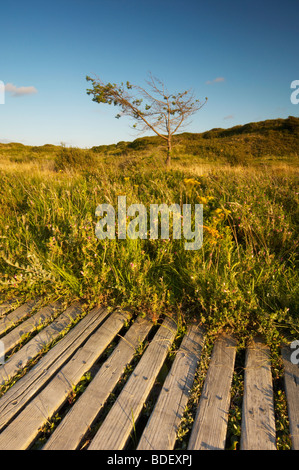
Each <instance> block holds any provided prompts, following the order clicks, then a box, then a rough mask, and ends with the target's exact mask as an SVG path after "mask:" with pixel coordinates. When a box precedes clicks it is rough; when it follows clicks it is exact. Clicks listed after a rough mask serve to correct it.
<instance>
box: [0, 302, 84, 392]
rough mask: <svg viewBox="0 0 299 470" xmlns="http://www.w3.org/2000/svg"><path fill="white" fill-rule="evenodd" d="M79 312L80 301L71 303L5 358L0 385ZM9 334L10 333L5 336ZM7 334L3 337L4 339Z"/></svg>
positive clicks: (60, 331) (66, 325)
mask: <svg viewBox="0 0 299 470" xmlns="http://www.w3.org/2000/svg"><path fill="white" fill-rule="evenodd" d="M81 313H82V306H81V305H80V303H79V302H76V303H74V304H72V305H71V306H70V307H69V308H67V309H66V310H65V311H64V312H63V313H61V314H60V315H59V317H58V318H57V319H56V320H54V321H53V322H52V323H51V324H50V325H48V326H47V327H46V328H44V329H43V330H42V331H40V332H39V333H38V334H37V335H36V336H34V337H33V338H32V339H31V340H30V341H29V342H28V343H26V344H25V345H24V346H23V347H22V348H21V349H20V350H19V351H17V352H16V353H15V354H14V355H13V356H11V357H10V358H9V359H8V360H6V362H5V364H4V365H2V366H1V367H0V385H2V384H4V383H5V382H6V381H8V380H10V379H11V378H12V377H14V375H16V374H17V373H18V372H20V371H21V370H22V369H23V368H24V367H25V366H26V365H27V364H28V363H29V362H30V361H31V360H32V359H33V358H34V357H35V356H37V354H39V353H40V352H41V351H42V350H43V349H44V348H45V347H46V346H47V345H48V344H49V343H51V341H53V340H54V339H56V338H57V337H58V336H59V335H60V334H61V333H62V331H64V330H65V329H66V328H68V327H69V326H70V325H71V324H72V322H73V321H74V320H75V319H76V318H77V317H78V315H80V314H81ZM13 331H14V330H13ZM9 335H10V333H9V334H8V335H7V336H9ZM7 336H5V337H4V339H3V340H4V341H5V338H7Z"/></svg>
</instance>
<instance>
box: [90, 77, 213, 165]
mask: <svg viewBox="0 0 299 470" xmlns="http://www.w3.org/2000/svg"><path fill="white" fill-rule="evenodd" d="M86 80H87V81H90V82H91V84H92V88H89V89H87V94H88V95H92V96H93V98H92V100H93V101H95V102H96V103H103V104H109V105H114V106H118V107H119V108H120V109H121V112H120V113H118V114H117V115H116V116H115V117H116V118H117V119H119V118H120V117H121V116H123V115H125V116H129V117H131V118H132V119H133V120H134V121H135V122H134V125H133V127H134V128H139V129H140V130H141V131H142V132H144V131H145V130H149V129H150V130H151V131H153V132H154V133H155V134H157V135H158V136H159V137H161V138H162V139H164V140H165V141H166V142H167V158H166V164H168V165H169V164H170V162H171V150H172V136H173V135H174V134H176V132H177V131H178V129H179V128H180V127H181V126H182V125H183V124H186V121H187V119H188V118H189V117H190V116H191V115H193V114H194V113H195V112H196V111H198V110H199V109H200V108H202V106H203V105H204V104H205V103H206V101H207V98H205V100H204V101H203V102H200V101H199V100H198V99H195V98H194V95H193V93H192V92H191V91H190V90H186V91H183V92H180V93H176V94H172V93H170V92H169V91H168V90H167V88H166V87H165V85H164V83H163V82H162V81H161V80H159V79H157V78H154V77H153V76H152V75H150V76H149V79H148V80H147V82H146V83H147V85H148V89H147V90H146V89H145V88H142V87H140V86H138V85H133V84H131V83H130V82H128V81H127V82H126V83H125V84H124V83H121V84H120V85H117V84H116V83H113V84H112V83H106V84H105V83H103V82H102V81H101V80H100V79H98V78H91V77H89V76H87V77H86Z"/></svg>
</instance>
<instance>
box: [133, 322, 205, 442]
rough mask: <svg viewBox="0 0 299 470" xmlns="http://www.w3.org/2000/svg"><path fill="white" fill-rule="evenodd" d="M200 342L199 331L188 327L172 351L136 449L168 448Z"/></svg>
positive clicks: (193, 373)
mask: <svg viewBox="0 0 299 470" xmlns="http://www.w3.org/2000/svg"><path fill="white" fill-rule="evenodd" d="M203 344H204V336H203V333H202V331H201V330H200V329H199V328H198V327H196V326H195V325H193V326H192V327H190V328H189V329H188V331H187V333H186V335H185V337H184V339H183V341H182V344H181V346H180V348H179V350H178V352H177V353H176V356H175V360H174V362H173V365H172V367H171V370H170V372H169V374H168V376H167V378H166V380H165V383H164V385H163V388H162V390H161V393H160V395H159V398H158V400H157V403H156V405H155V408H154V410H153V412H152V414H151V416H150V418H149V421H148V423H147V425H146V427H145V429H144V432H143V434H142V436H141V439H140V442H139V445H138V447H137V450H159V449H160V450H171V449H173V448H174V445H175V440H176V436H177V431H178V427H179V423H180V421H181V419H182V417H183V413H184V411H185V407H186V404H187V401H188V397H189V393H190V389H191V387H192V384H193V380H194V375H195V372H196V368H197V364H198V360H199V358H200V354H201V350H202V347H203Z"/></svg>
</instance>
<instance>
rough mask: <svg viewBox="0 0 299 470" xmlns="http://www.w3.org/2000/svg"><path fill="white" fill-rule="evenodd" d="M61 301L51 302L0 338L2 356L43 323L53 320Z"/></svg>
mask: <svg viewBox="0 0 299 470" xmlns="http://www.w3.org/2000/svg"><path fill="white" fill-rule="evenodd" d="M61 306H62V301H59V300H58V301H56V302H53V303H51V304H49V305H47V306H45V307H43V308H42V309H41V310H39V311H38V312H37V313H35V314H34V315H32V317H30V318H28V320H26V321H24V322H22V323H21V324H20V325H19V326H17V327H16V328H14V329H13V330H12V331H11V332H10V333H8V334H7V335H6V336H4V337H3V338H1V341H2V344H3V350H4V354H7V353H8V352H9V351H11V350H12V349H13V348H14V347H15V346H17V345H18V344H19V343H21V341H22V338H23V337H24V336H25V335H26V334H29V333H32V332H33V331H34V330H36V328H37V327H39V326H41V325H42V324H43V323H46V322H47V321H50V320H51V319H53V316H54V315H55V313H57V311H58V310H59V309H61Z"/></svg>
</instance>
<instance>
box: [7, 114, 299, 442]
mask: <svg viewBox="0 0 299 470" xmlns="http://www.w3.org/2000/svg"><path fill="white" fill-rule="evenodd" d="M270 124H271V126H272V124H273V123H270ZM270 124H269V123H268V124H265V129H266V131H265V133H264V134H263V135H259V134H258V133H257V132H256V126H254V125H253V126H252V127H250V128H249V131H250V133H249V134H250V135H249V134H246V133H244V128H243V127H241V128H240V129H239V128H236V129H234V130H227V131H223V130H214V131H210V134H211V135H210V134H209V135H210V137H209V138H206V137H204V136H193V137H192V135H189V134H188V135H185V137H184V135H183V137H182V136H181V137H180V136H178V139H177V140H178V142H177V147H176V150H175V151H174V155H173V159H172V166H171V168H167V169H166V168H165V166H164V159H165V158H164V155H163V153H162V150H161V149H160V147H159V145H158V144H157V142H156V141H155V140H152V138H146V139H145V140H142V139H137V140H136V141H134V142H133V143H131V144H128V143H120V144H117V145H114V146H106V147H107V148H102V147H101V148H97V149H93V150H87V149H86V150H82V149H67V148H66V147H65V146H61V147H55V146H43V147H26V146H22V145H21V144H8V145H0V172H1V187H0V196H1V202H2V204H1V211H0V299H1V301H3V300H6V299H10V298H22V299H29V298H32V297H34V296H38V295H44V296H45V297H46V298H45V303H47V301H48V300H52V299H54V298H57V297H60V296H63V297H64V298H65V300H66V301H74V300H78V299H85V300H87V301H88V302H89V304H90V307H92V306H93V305H94V304H97V303H99V302H101V303H102V304H103V305H105V306H109V308H110V307H115V306H122V307H125V308H130V310H132V311H133V312H135V313H137V314H140V315H148V316H149V317H150V318H151V319H152V320H153V321H154V322H156V321H157V320H158V318H159V317H160V316H161V315H162V314H163V315H170V316H173V317H175V318H176V321H177V324H178V331H179V332H182V331H185V330H184V328H185V323H186V321H188V320H195V321H196V322H198V323H200V324H201V325H202V326H203V327H204V328H205V330H206V332H207V341H206V346H205V349H204V354H203V356H202V360H201V363H200V366H199V369H198V371H197V378H196V380H195V384H194V387H193V391H192V393H191V397H190V400H189V403H188V406H187V409H186V413H185V416H184V419H183V420H182V423H181V427H180V430H179V435H178V442H177V448H178V449H183V448H184V446H185V445H186V442H187V439H188V433H189V432H190V427H191V425H192V419H193V417H194V413H195V409H196V406H197V403H198V398H199V395H200V390H201V388H202V385H203V382H204V377H205V374H206V370H207V367H208V364H209V358H210V353H211V350H212V345H213V343H214V340H215V337H217V336H218V334H220V333H221V332H222V331H225V330H229V331H230V332H233V333H234V335H235V336H236V337H237V338H238V340H239V346H238V352H237V361H236V371H235V373H234V377H233V385H232V400H231V407H230V415H229V423H228V437H227V448H231V449H236V448H238V447H239V441H240V426H241V406H242V389H243V372H244V371H243V364H244V357H243V356H244V346H245V345H246V344H248V341H249V340H250V339H251V338H252V336H254V335H256V334H262V335H263V336H264V337H265V339H266V341H267V343H268V344H269V346H270V347H271V353H272V375H273V385H274V394H275V407H276V408H275V414H276V427H277V445H278V448H280V449H288V448H289V447H290V442H289V436H288V433H287V429H288V424H287V419H288V418H287V409H286V399H285V396H284V390H283V383H282V377H283V368H282V365H281V358H280V344H281V342H282V341H289V340H292V339H298V335H299V325H298V305H299V300H298V285H299V282H298V257H297V252H298V175H299V170H298V161H297V160H296V155H297V154H296V152H297V150H296V145H295V143H296V142H297V141H296V138H295V137H296V136H295V137H294V136H292V135H291V134H290V135H289V130H288V129H287V130H286V133H285V134H283V135H284V138H283V139H280V137H282V134H281V136H280V137H279V135H278V134H275V133H274V131H273V129H270V130H269V129H268V128H267V126H268V127H269V126H270ZM295 124H296V125H297V121H296V123H295ZM275 125H276V124H275ZM277 125H279V126H281V128H283V125H284V124H283V123H280V122H279V123H277ZM244 127H245V126H244ZM267 129H268V130H267ZM279 132H280V133H282V132H283V131H282V130H280V131H279ZM267 133H268V134H269V135H268V134H267ZM234 135H235V137H236V140H233V136H234ZM267 136H268V137H267ZM153 139H155V138H153ZM280 141H281V142H282V141H283V142H282V143H281V148H278V147H279V142H280ZM266 144H267V145H266ZM249 148H250V156H248V152H247V150H246V149H249ZM221 149H223V150H221ZM268 149H271V152H270V151H269V150H268ZM276 149H278V150H277V153H276ZM269 152H270V153H269ZM288 152H289V157H288V156H287V153H288ZM245 157H246V158H245ZM120 195H125V196H126V197H127V206H129V205H130V204H132V203H142V204H144V206H145V207H146V208H148V209H149V205H150V204H154V203H159V204H160V203H166V204H172V203H178V204H180V205H181V206H182V204H184V203H191V204H195V203H201V204H203V208H204V242H203V246H202V248H201V249H199V250H197V251H186V250H185V249H184V240H173V238H172V233H171V232H170V237H169V239H168V240H161V239H158V240H149V239H147V240H130V239H126V240H118V239H116V240H98V239H97V238H96V236H95V225H96V223H97V220H98V219H97V217H96V216H95V210H96V207H97V206H98V204H101V203H105V202H106V203H110V204H112V205H113V206H114V207H115V208H117V197H118V196H120ZM32 334H34V333H32ZM63 334H65V333H63ZM30 337H31V336H30V335H29V336H28V337H26V338H23V340H24V341H26V340H27V339H29V338H30ZM177 341H178V338H177ZM22 344H23V343H22ZM50 347H51V345H49V346H48V347H47V350H48V348H50ZM44 352H46V351H43V353H44ZM172 353H173V352H172V351H170V354H169V360H170V359H171V354H172ZM36 360H37V358H35V359H34V361H32V363H30V364H28V367H27V368H26V369H25V370H24V371H22V373H21V375H23V374H24V373H25V372H26V370H28V369H29V368H30V367H32V366H33V365H34V364H35V362H36ZM128 373H129V370H128ZM17 378H18V377H17ZM17 378H14V380H13V381H11V382H10V383H7V384H5V387H2V389H1V393H4V392H5V390H6V389H7V387H9V386H11V385H12V384H13V383H14V381H15V380H16V379H17ZM81 385H82V384H80V387H81ZM83 385H84V386H85V381H84V383H83ZM83 388H84V387H83ZM79 394H80V393H79V391H78V390H74V393H73V395H72V397H70V398H72V399H73V398H74V397H75V395H76V396H78V395H79ZM74 399H75V398H74ZM70 405H71V404H70ZM149 406H150V405H149ZM145 412H146V411H145ZM58 419H59V416H58V417H54V421H57V422H58ZM54 424H55V425H56V424H57V423H54ZM54 424H53V423H50V425H49V429H48V430H46V433H48V432H52V430H53V427H54ZM136 429H137V428H136ZM135 432H137V431H136V430H135Z"/></svg>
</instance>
